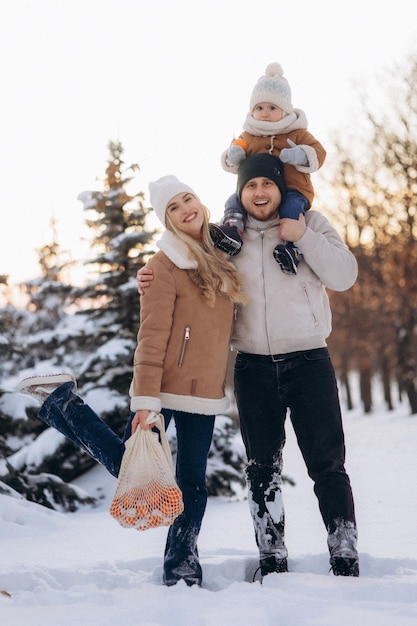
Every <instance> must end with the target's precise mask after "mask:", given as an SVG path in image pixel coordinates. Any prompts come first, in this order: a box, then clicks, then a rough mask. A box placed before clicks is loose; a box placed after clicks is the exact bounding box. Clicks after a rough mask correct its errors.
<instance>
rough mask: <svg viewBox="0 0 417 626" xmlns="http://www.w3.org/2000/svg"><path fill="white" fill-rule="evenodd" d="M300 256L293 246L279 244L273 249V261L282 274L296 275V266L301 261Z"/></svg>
mask: <svg viewBox="0 0 417 626" xmlns="http://www.w3.org/2000/svg"><path fill="white" fill-rule="evenodd" d="M301 258H302V254H301V252H300V251H299V249H298V248H296V247H295V246H289V245H284V244H282V243H281V244H279V245H278V246H276V247H275V248H274V259H275V261H276V262H277V263H278V265H279V266H280V267H281V270H282V271H283V272H284V274H296V273H297V265H298V264H299V262H300V261H301Z"/></svg>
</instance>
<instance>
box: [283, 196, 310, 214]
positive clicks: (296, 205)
mask: <svg viewBox="0 0 417 626" xmlns="http://www.w3.org/2000/svg"><path fill="white" fill-rule="evenodd" d="M309 208H310V203H309V201H308V200H307V198H306V197H305V196H303V194H302V193H300V192H299V191H296V190H295V189H288V191H286V193H285V195H284V197H283V199H282V202H281V204H280V205H279V216H280V217H281V218H283V217H289V218H290V219H292V220H298V218H299V216H300V213H302V214H303V215H304V213H305V212H306V211H307V210H308V209H309Z"/></svg>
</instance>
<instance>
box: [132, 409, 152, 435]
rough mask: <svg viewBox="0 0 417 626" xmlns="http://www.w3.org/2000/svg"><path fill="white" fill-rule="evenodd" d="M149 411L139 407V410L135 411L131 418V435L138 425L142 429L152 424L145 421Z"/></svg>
mask: <svg viewBox="0 0 417 626" xmlns="http://www.w3.org/2000/svg"><path fill="white" fill-rule="evenodd" d="M149 413H150V411H148V409H141V410H140V411H136V413H135V415H134V418H133V420H132V435H133V434H134V433H135V432H136V431H137V429H138V427H139V426H140V427H141V428H143V429H144V430H149V429H150V428H152V426H153V424H147V423H146V420H147V419H148V415H149Z"/></svg>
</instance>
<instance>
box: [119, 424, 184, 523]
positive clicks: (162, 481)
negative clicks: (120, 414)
mask: <svg viewBox="0 0 417 626" xmlns="http://www.w3.org/2000/svg"><path fill="white" fill-rule="evenodd" d="M148 422H149V423H151V422H153V423H154V426H155V427H156V428H157V430H158V432H154V431H153V430H144V429H143V428H140V427H139V428H138V429H137V430H136V432H135V433H134V434H133V435H132V436H131V437H129V439H127V441H126V444H125V446H126V449H125V453H124V455H123V458H122V463H121V466H120V473H119V477H118V479H117V485H116V489H115V492H114V496H113V500H112V502H111V504H110V515H111V516H112V517H114V518H115V519H116V520H117V521H118V522H119V524H120V525H121V526H123V527H124V528H136V529H137V530H147V529H148V528H155V527H157V526H170V525H171V524H172V522H173V521H174V519H175V518H176V517H177V516H178V515H179V514H180V513H182V511H183V510H184V504H183V500H182V493H181V490H180V489H179V487H178V485H177V483H176V480H175V476H174V472H173V467H172V455H171V450H170V447H169V443H168V440H167V437H166V434H165V427H164V418H163V416H162V415H160V414H159V415H157V414H156V413H152V414H150V415H149V417H148Z"/></svg>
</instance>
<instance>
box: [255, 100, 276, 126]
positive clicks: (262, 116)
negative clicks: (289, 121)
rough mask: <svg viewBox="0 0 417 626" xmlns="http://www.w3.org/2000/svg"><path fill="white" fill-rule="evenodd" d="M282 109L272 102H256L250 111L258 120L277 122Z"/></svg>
mask: <svg viewBox="0 0 417 626" xmlns="http://www.w3.org/2000/svg"><path fill="white" fill-rule="evenodd" d="M283 116H284V111H283V110H282V109H280V108H279V107H278V106H277V105H276V104H272V102H258V104H257V105H255V106H254V108H253V111H252V117H253V118H254V119H255V120H258V121H259V122H279V121H280V120H282V118H283Z"/></svg>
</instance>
